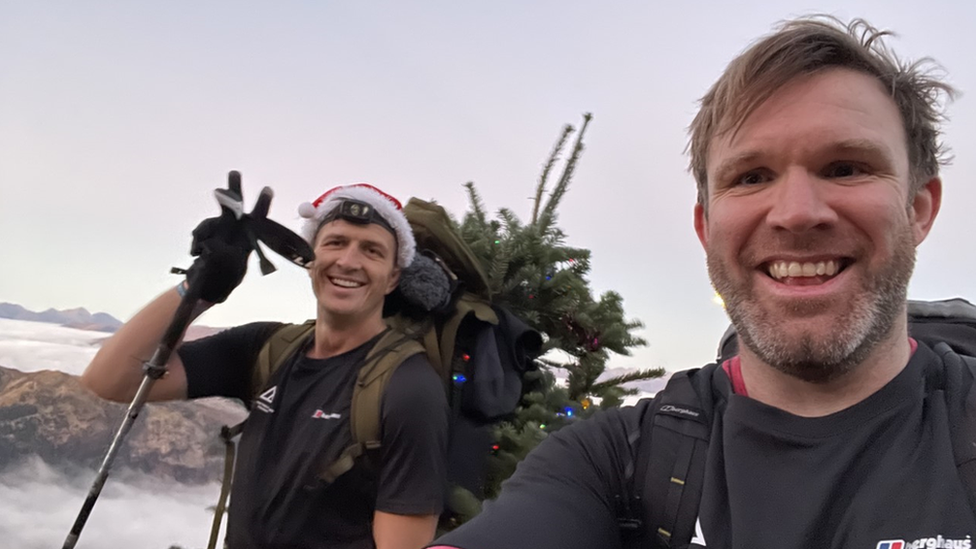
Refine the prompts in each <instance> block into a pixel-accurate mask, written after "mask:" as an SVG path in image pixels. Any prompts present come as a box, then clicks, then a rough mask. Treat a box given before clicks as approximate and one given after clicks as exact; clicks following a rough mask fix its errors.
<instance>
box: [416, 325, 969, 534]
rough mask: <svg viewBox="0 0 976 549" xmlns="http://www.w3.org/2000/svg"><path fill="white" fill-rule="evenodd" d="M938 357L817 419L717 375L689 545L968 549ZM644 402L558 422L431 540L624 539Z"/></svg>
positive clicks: (965, 507)
mask: <svg viewBox="0 0 976 549" xmlns="http://www.w3.org/2000/svg"><path fill="white" fill-rule="evenodd" d="M941 368H943V366H942V364H941V362H940V359H939V357H938V356H937V355H936V354H935V353H934V352H933V351H932V350H931V349H929V348H928V347H926V346H925V345H924V344H919V347H918V350H917V351H916V352H915V354H914V355H913V357H912V359H911V360H910V361H909V363H908V365H907V367H906V368H905V369H904V370H903V371H902V372H901V373H900V374H899V375H898V376H896V377H895V379H893V380H892V381H891V382H889V383H888V384H887V385H885V386H884V387H883V388H882V389H880V390H879V391H878V392H876V393H875V394H873V395H871V396H870V397H868V398H867V399H865V400H863V401H861V402H860V403H858V404H856V405H854V406H851V407H850V408H848V409H846V410H842V411H840V412H837V413H834V414H831V415H829V416H825V417H820V418H803V417H799V416H795V415H792V414H789V413H787V412H784V411H782V410H779V409H776V408H772V407H770V406H766V405H764V404H762V403H760V402H758V401H755V400H752V399H750V398H748V397H745V396H742V395H735V394H732V395H730V394H728V391H729V387H730V384H729V382H728V379H727V378H725V377H724V376H721V375H719V376H715V379H716V381H715V382H714V385H715V387H714V391H715V395H716V406H717V418H716V421H715V423H714V426H713V431H712V438H711V444H710V445H709V450H708V457H707V460H706V470H705V484H704V490H703V493H702V502H701V506H700V511H699V524H698V525H697V526H698V528H697V533H696V535H695V539H693V540H692V545H691V547H696V548H700V547H707V548H708V549H715V548H736V549H746V548H748V549H764V548H769V549H772V548H777V549H778V548H792V547H796V548H818V549H820V548H833V549H842V548H843V549H858V548H864V549H918V548H933V547H937V548H948V547H965V548H967V549H969V548H970V547H971V545H972V539H973V536H974V535H976V518H974V514H973V509H971V508H970V505H969V503H968V500H967V496H966V493H965V488H964V487H963V485H962V483H961V481H960V479H959V475H958V472H957V469H956V466H955V462H954V459H953V452H952V445H951V440H950V438H949V417H948V414H947V412H946V406H945V398H944V396H943V395H942V394H941V393H938V392H936V393H933V394H931V395H927V394H926V393H925V383H924V376H925V375H926V374H927V373H928V372H931V371H933V370H932V369H941ZM645 407H646V403H642V404H639V405H638V406H635V407H629V408H623V409H620V410H613V411H609V412H606V413H602V414H598V415H597V416H596V417H594V418H591V419H589V420H587V421H583V422H580V423H578V424H576V425H574V426H572V427H569V428H566V429H563V430H561V431H559V432H557V433H555V434H553V435H552V436H551V437H549V438H548V439H547V440H546V441H545V442H543V444H541V445H540V446H539V448H538V449H536V450H535V451H533V452H532V453H531V454H530V455H529V457H528V458H526V460H525V461H524V462H523V463H522V464H521V465H520V466H519V468H518V470H517V472H516V474H515V475H514V476H513V477H512V479H510V480H509V481H508V482H507V483H506V484H505V485H504V486H503V488H502V494H501V497H500V498H499V500H498V501H497V502H493V503H491V504H488V505H486V506H485V510H484V512H483V513H482V514H481V515H479V516H478V517H476V518H475V519H474V520H473V521H471V522H469V523H468V524H466V525H464V526H462V527H461V528H460V529H458V530H456V531H455V532H452V533H450V534H448V535H446V536H444V537H443V538H441V539H439V540H438V541H437V542H436V543H435V546H436V545H447V546H453V547H459V548H462V549H520V548H525V549H529V548H532V549H549V548H551V549H574V548H580V549H583V548H590V547H603V548H614V547H620V535H619V530H618V527H617V520H616V519H617V516H618V513H617V509H618V507H617V502H616V501H615V499H614V496H615V495H618V494H622V493H627V492H626V491H625V488H624V482H625V480H624V468H625V467H626V466H627V465H626V464H627V463H628V462H629V459H628V458H627V456H628V455H629V451H630V450H629V445H628V443H627V439H626V436H627V433H628V432H632V431H633V430H634V429H633V426H634V425H636V424H637V422H638V420H639V418H640V415H641V414H642V413H643V411H644V410H645ZM716 442H720V443H718V444H717V443H716ZM648 497H653V496H648ZM655 501H657V500H655Z"/></svg>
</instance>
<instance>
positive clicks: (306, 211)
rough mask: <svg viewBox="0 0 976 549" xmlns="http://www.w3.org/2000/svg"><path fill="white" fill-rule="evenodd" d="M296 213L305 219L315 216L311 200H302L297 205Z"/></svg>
mask: <svg viewBox="0 0 976 549" xmlns="http://www.w3.org/2000/svg"><path fill="white" fill-rule="evenodd" d="M298 215H300V216H302V217H304V218H305V219H311V218H313V217H315V206H313V205H312V203H311V202H303V203H302V205H301V206H299V207H298Z"/></svg>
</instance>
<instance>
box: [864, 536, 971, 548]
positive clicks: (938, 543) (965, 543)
mask: <svg viewBox="0 0 976 549" xmlns="http://www.w3.org/2000/svg"><path fill="white" fill-rule="evenodd" d="M972 545H973V544H972V540H971V539H970V537H969V536H966V537H965V538H958V539H952V538H944V537H942V536H936V537H934V538H921V539H917V540H914V541H905V540H903V539H890V540H885V541H879V542H878V545H876V546H875V549H971V548H972Z"/></svg>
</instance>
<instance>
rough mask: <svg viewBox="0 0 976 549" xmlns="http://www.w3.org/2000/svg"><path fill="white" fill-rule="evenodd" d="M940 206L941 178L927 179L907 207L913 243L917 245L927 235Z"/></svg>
mask: <svg viewBox="0 0 976 549" xmlns="http://www.w3.org/2000/svg"><path fill="white" fill-rule="evenodd" d="M941 207H942V180H941V179H939V178H938V177H933V178H932V179H929V181H928V183H926V184H925V185H924V186H923V187H922V188H921V189H919V190H918V192H916V193H915V197H914V198H912V203H911V205H910V207H909V208H908V215H909V216H910V217H911V219H910V220H909V221H910V222H911V223H912V231H913V232H914V234H915V245H916V246H918V245H919V244H921V243H922V241H923V240H925V237H926V236H928V234H929V231H930V230H932V224H933V223H934V222H935V218H936V216H937V215H939V208H941Z"/></svg>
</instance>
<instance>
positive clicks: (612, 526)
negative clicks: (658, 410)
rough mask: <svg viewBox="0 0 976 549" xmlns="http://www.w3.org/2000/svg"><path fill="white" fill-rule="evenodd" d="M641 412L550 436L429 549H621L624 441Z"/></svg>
mask: <svg viewBox="0 0 976 549" xmlns="http://www.w3.org/2000/svg"><path fill="white" fill-rule="evenodd" d="M642 409H643V408H637V407H627V408H621V409H619V410H609V411H606V412H601V413H598V414H597V415H595V416H593V417H592V418H590V419H587V420H585V421H581V422H579V423H577V424H575V425H572V426H569V427H566V428H563V429H561V430H559V431H557V432H556V433H554V434H552V435H551V436H549V437H548V438H547V439H546V440H545V441H543V442H542V444H540V445H539V447H538V448H536V449H535V450H533V451H532V452H531V453H529V455H528V456H527V457H526V458H525V460H524V461H523V462H522V463H520V464H519V466H518V469H516V471H515V474H514V475H513V476H512V478H510V479H509V480H507V481H506V482H505V483H504V484H503V485H502V491H501V495H500V496H499V498H498V500H496V501H493V502H485V506H484V510H483V511H482V512H481V514H480V515H478V516H477V517H475V518H474V519H473V520H471V521H470V522H468V523H467V524H464V525H463V526H461V527H460V528H459V529H457V530H455V531H453V532H450V533H448V534H447V535H445V536H443V537H442V538H440V539H438V540H437V541H436V542H435V543H434V544H433V546H435V547H436V546H438V545H446V546H450V547H457V548H460V549H590V548H593V547H600V548H606V549H615V548H618V547H620V533H619V529H618V523H617V518H618V515H619V511H620V507H619V506H620V505H621V503H619V502H620V498H625V497H629V496H630V489H629V487H628V479H627V473H626V470H627V469H628V468H630V469H631V470H632V464H631V463H632V459H633V458H632V451H631V449H630V445H629V444H628V433H635V432H638V427H637V425H638V423H639V418H640V415H641V410H642Z"/></svg>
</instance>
